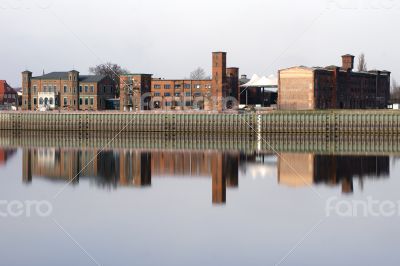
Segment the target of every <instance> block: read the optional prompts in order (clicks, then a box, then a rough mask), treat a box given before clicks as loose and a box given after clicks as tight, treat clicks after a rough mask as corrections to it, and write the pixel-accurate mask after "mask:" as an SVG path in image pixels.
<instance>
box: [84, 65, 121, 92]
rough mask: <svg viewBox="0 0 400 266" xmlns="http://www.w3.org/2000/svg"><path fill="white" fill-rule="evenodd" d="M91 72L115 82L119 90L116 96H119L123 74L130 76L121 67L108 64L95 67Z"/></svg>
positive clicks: (91, 68) (90, 69)
mask: <svg viewBox="0 0 400 266" xmlns="http://www.w3.org/2000/svg"><path fill="white" fill-rule="evenodd" d="M89 72H90V73H92V74H95V75H105V76H108V77H110V78H111V79H112V80H114V82H115V84H116V88H117V92H116V96H117V97H118V96H119V91H120V88H119V82H120V78H119V76H120V75H123V74H128V73H129V70H127V69H124V68H122V67H121V66H119V65H117V64H114V63H111V62H107V63H104V64H100V65H97V66H95V67H90V68H89Z"/></svg>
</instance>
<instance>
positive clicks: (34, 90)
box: [33, 85, 37, 93]
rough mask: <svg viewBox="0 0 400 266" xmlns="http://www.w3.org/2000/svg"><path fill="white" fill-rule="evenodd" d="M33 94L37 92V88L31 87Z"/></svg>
mask: <svg viewBox="0 0 400 266" xmlns="http://www.w3.org/2000/svg"><path fill="white" fill-rule="evenodd" d="M33 92H34V93H36V92H37V87H36V85H33Z"/></svg>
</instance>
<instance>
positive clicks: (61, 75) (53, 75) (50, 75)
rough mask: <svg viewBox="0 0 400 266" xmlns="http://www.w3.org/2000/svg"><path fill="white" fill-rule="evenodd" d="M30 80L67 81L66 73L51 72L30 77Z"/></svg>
mask: <svg viewBox="0 0 400 266" xmlns="http://www.w3.org/2000/svg"><path fill="white" fill-rule="evenodd" d="M32 79H61V80H68V72H51V73H48V74H45V75H42V76H38V77H32Z"/></svg>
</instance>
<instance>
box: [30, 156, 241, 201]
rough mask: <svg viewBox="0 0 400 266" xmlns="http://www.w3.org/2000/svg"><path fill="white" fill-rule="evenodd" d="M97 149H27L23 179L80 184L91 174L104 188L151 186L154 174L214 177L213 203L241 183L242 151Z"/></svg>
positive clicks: (222, 198)
mask: <svg viewBox="0 0 400 266" xmlns="http://www.w3.org/2000/svg"><path fill="white" fill-rule="evenodd" d="M97 153H98V151H97V150H82V151H81V150H67V149H24V150H23V171H22V172H23V178H22V179H23V181H24V182H25V183H31V182H32V177H33V176H34V177H42V178H46V179H49V180H52V181H57V180H61V181H63V182H71V183H72V184H77V183H79V180H80V179H81V178H91V179H93V181H94V182H95V184H96V185H97V186H99V187H104V188H106V187H118V186H132V187H142V188H144V187H149V186H151V181H152V177H153V176H157V177H165V176H167V177H168V176H175V177H176V176H181V177H211V178H212V202H213V203H214V204H224V203H226V189H227V188H237V187H238V185H239V170H238V168H239V152H237V153H220V152H193V153H188V152H175V151H171V152H169V151H152V152H144V151H138V150H128V151H126V150H121V151H118V152H114V151H104V152H101V153H99V154H98V155H97ZM96 155H97V156H96ZM93 158H95V159H93Z"/></svg>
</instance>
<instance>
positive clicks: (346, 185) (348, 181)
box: [342, 177, 354, 194]
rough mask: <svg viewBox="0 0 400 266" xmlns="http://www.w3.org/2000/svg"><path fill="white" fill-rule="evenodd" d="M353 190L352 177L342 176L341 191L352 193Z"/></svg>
mask: <svg viewBox="0 0 400 266" xmlns="http://www.w3.org/2000/svg"><path fill="white" fill-rule="evenodd" d="M353 192H354V186H353V178H352V177H351V178H344V179H343V180H342V193H343V194H352V193H353Z"/></svg>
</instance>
